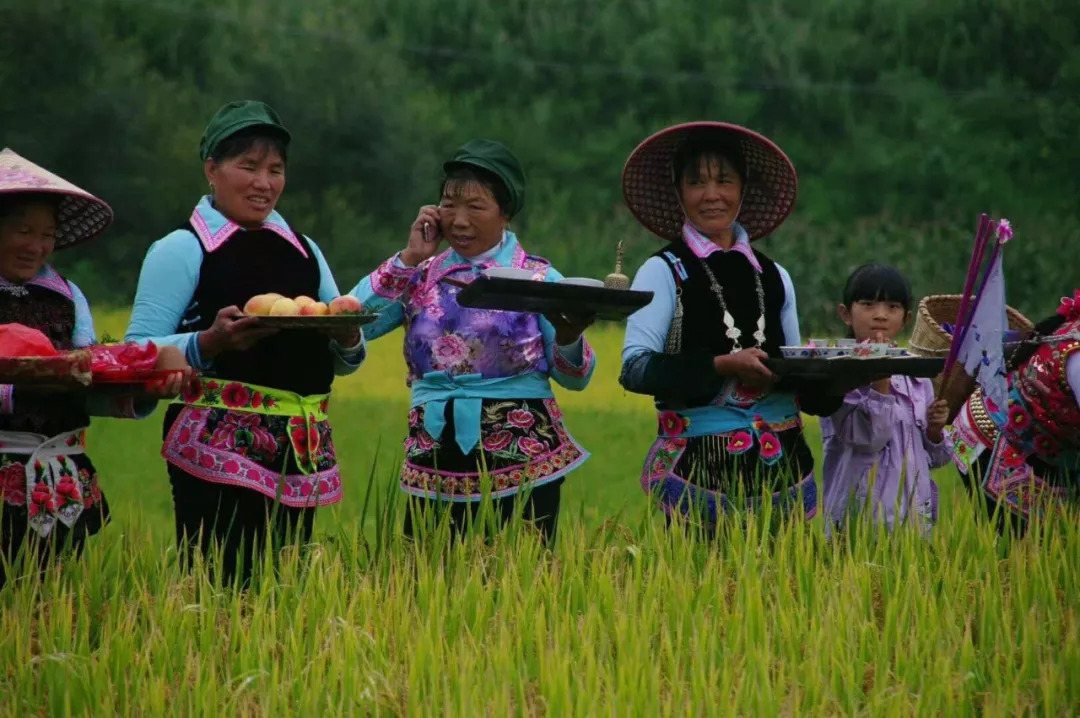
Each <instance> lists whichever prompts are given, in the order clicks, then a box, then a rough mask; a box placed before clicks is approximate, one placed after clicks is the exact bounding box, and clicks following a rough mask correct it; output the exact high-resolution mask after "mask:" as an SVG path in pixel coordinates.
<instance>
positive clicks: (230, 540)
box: [169, 464, 315, 586]
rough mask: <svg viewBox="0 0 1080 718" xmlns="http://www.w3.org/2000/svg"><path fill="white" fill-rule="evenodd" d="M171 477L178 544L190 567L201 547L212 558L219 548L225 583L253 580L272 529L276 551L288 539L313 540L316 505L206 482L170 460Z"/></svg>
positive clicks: (202, 551)
mask: <svg viewBox="0 0 1080 718" xmlns="http://www.w3.org/2000/svg"><path fill="white" fill-rule="evenodd" d="M169 482H170V483H171V484H172V494H173V509H174V511H175V514H176V545H177V547H178V549H179V550H180V556H181V558H182V560H183V561H184V562H185V566H190V565H191V560H192V558H193V557H194V554H195V551H196V550H198V551H200V552H201V553H202V555H203V556H204V557H205V558H206V559H208V560H210V559H211V558H212V557H213V556H214V555H215V553H216V552H217V551H220V552H221V562H220V564H217V565H216V569H217V570H218V571H220V575H221V580H222V583H223V584H231V583H233V582H234V581H237V580H239V581H240V584H241V585H244V586H246V585H247V584H248V582H249V581H250V579H251V574H252V570H253V567H254V566H255V565H256V563H257V562H258V561H259V560H261V558H262V555H263V550H264V548H265V547H266V541H267V531H268V530H269V531H270V542H271V546H272V547H273V549H274V551H278V550H280V549H281V547H282V546H284V545H285V544H288V543H294V544H297V545H303V544H305V543H308V542H309V541H310V540H311V532H312V528H313V526H314V522H315V509H314V508H293V507H290V506H284V505H282V504H280V503H278V502H276V501H275V500H274V499H272V498H270V497H268V496H264V495H263V494H260V493H259V492H257V491H252V490H251V489H246V488H242V487H239V486H229V485H227V484H216V483H213V482H210V481H204V480H203V479H200V478H198V477H195V476H192V475H191V474H189V473H187V472H185V471H181V470H180V469H178V468H176V467H175V466H172V465H171V464H170V465H169ZM211 568H212V569H213V568H215V567H213V566H212V567H211ZM211 575H213V574H211Z"/></svg>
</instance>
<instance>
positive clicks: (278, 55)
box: [0, 0, 1080, 333]
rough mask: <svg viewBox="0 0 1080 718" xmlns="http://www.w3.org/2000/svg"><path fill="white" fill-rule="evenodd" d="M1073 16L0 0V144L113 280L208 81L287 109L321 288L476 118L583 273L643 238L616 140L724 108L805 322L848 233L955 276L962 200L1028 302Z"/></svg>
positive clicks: (72, 258) (144, 228)
mask: <svg viewBox="0 0 1080 718" xmlns="http://www.w3.org/2000/svg"><path fill="white" fill-rule="evenodd" d="M1078 33H1080V4H1078V3H1075V2H1071V1H1069V0H1023V1H1021V0H997V1H994V0H937V1H936V2H930V1H929V0H873V1H871V0H819V1H817V2H812V3H811V2H804V1H802V0H767V1H762V0H648V1H646V0H621V1H614V0H607V1H606V2H601V1H599V0H534V1H532V2H526V1H524V0H499V2H488V3H483V2H474V1H472V0H443V1H442V2H435V0H305V1H303V2H302V1H301V0H259V1H258V2H256V1H254V0H213V1H211V0H183V1H182V2H181V1H179V0H34V2H27V1H26V0H0V88H2V92H3V101H2V102H0V143H2V144H4V145H7V146H11V147H12V148H14V149H15V150H16V151H18V152H20V153H22V154H24V155H26V156H28V157H30V158H32V159H33V160H35V161H37V162H39V163H41V164H43V165H45V166H47V167H49V168H50V169H53V170H55V171H57V172H59V173H61V174H63V175H64V176H66V177H68V178H69V179H71V180H72V181H75V182H76V183H78V184H80V185H82V186H84V187H86V188H88V189H90V190H92V191H94V192H96V193H98V194H100V195H101V196H103V197H105V198H107V199H108V200H109V201H110V202H111V203H112V204H113V206H114V208H115V209H116V212H117V222H116V224H115V225H114V227H113V229H112V230H111V231H110V232H109V233H108V234H107V235H106V236H105V237H104V238H103V239H102V240H101V241H98V242H96V243H94V244H93V245H91V246H86V247H84V248H79V249H77V250H74V251H73V252H72V253H71V254H70V255H67V256H61V257H58V258H57V263H58V265H59V266H60V268H61V269H62V271H65V272H67V273H68V274H69V275H70V276H71V277H72V278H73V279H75V280H76V281H77V282H79V283H80V284H81V285H82V286H83V288H84V289H85V290H86V291H87V293H88V294H89V296H90V297H91V300H92V301H94V302H97V303H102V302H109V303H125V302H127V301H129V300H130V297H131V295H132V292H133V289H134V283H135V280H136V278H137V275H138V268H139V264H140V261H141V259H142V256H143V253H144V251H145V249H146V248H147V247H148V246H149V244H150V243H151V242H152V241H153V240H155V239H157V238H158V237H160V236H162V235H164V234H165V233H167V232H168V231H169V230H171V229H173V228H174V227H176V226H177V225H178V224H180V223H181V222H182V221H183V220H184V219H185V217H186V216H187V214H188V212H189V211H190V208H191V206H192V205H193V203H194V201H195V200H196V199H197V197H198V195H199V194H200V192H201V191H202V189H203V187H204V184H203V180H202V173H201V168H200V164H199V161H198V158H197V144H198V139H199V136H200V134H201V132H202V129H203V126H204V124H205V122H206V120H207V119H208V118H209V116H210V115H211V114H212V113H213V112H214V111H215V110H216V109H217V107H218V106H220V105H221V104H222V103H223V102H225V101H228V100H231V99H235V98H238V97H258V98H261V99H265V100H266V101H268V102H270V103H271V104H272V105H274V106H275V107H276V108H277V109H278V110H279V111H280V112H281V113H282V115H283V116H284V118H285V120H286V123H287V124H288V125H289V126H290V128H291V129H292V131H293V133H294V138H295V142H294V145H293V147H292V152H291V156H290V168H289V186H288V189H287V190H286V194H285V196H284V198H283V200H282V205H281V209H282V210H283V212H284V213H285V215H286V217H288V218H289V219H290V221H291V222H293V223H294V224H295V225H296V226H298V227H299V228H301V229H302V230H304V231H305V232H306V233H308V234H309V235H311V236H312V237H314V238H315V239H316V240H317V241H318V242H319V243H320V246H321V247H322V248H323V249H324V251H325V252H326V253H327V255H328V257H329V259H330V261H331V263H332V265H333V267H334V269H335V274H336V275H337V278H338V281H339V284H341V285H342V286H343V288H346V287H350V286H352V285H353V284H354V283H355V282H356V281H358V280H359V278H360V277H361V276H362V274H363V273H365V272H367V271H370V269H371V268H372V267H373V266H374V265H375V263H377V262H378V261H380V260H381V259H383V258H384V257H386V256H387V255H388V254H389V253H390V252H392V251H394V250H395V249H397V248H398V247H399V246H400V245H401V244H402V243H403V241H404V236H405V231H406V227H407V226H408V224H409V222H410V221H411V219H412V217H413V216H414V212H415V208H416V207H417V205H419V204H420V203H423V202H426V201H431V200H432V199H433V196H434V193H435V190H436V187H437V182H438V176H439V175H438V170H439V165H440V162H441V161H442V160H443V159H445V157H446V156H448V155H449V153H451V152H452V151H453V149H454V148H455V147H456V146H457V145H458V144H460V143H462V142H463V141H465V140H467V139H469V138H471V137H474V136H487V137H491V138H495V139H499V140H502V141H504V142H506V143H507V144H508V145H509V146H511V147H512V148H513V149H514V151H515V152H516V153H518V154H519V156H520V157H521V159H522V160H523V162H524V163H525V165H526V168H527V170H528V172H529V173H530V176H531V185H530V187H529V194H528V206H527V209H526V211H525V213H524V214H523V215H522V216H521V217H520V219H519V220H518V221H517V222H516V224H517V229H518V231H519V233H520V234H521V235H522V236H523V238H524V239H525V241H526V244H527V246H528V247H529V248H530V249H531V250H532V251H534V252H537V253H540V254H543V255H545V256H547V257H549V258H550V259H552V260H553V261H554V262H555V263H556V264H557V265H558V266H560V268H562V269H564V271H566V272H569V273H573V274H581V273H590V274H592V275H594V276H603V275H604V274H605V273H607V272H608V271H610V269H611V264H612V260H613V257H614V245H615V242H616V241H617V240H618V239H620V238H625V239H626V240H627V242H628V247H629V255H630V257H629V259H630V264H631V270H632V269H633V268H635V267H636V266H637V264H638V263H639V262H640V261H641V260H642V259H643V258H644V257H645V256H646V255H647V254H648V253H649V252H651V251H653V250H654V249H655V248H656V246H657V243H656V241H655V240H653V239H651V238H650V236H649V235H648V234H647V233H646V232H645V231H644V230H642V229H640V228H639V227H638V226H637V225H636V224H634V223H633V222H632V220H631V219H630V217H629V213H628V212H627V211H626V210H625V207H624V206H623V204H622V197H621V190H620V184H619V178H620V172H621V170H622V165H623V162H624V161H625V159H626V156H627V155H628V153H629V152H630V151H631V150H632V149H633V148H634V146H635V145H636V144H637V142H639V141H640V140H641V139H642V138H644V137H645V136H646V135H647V134H649V133H651V132H653V131H655V130H658V129H660V128H662V127H664V126H666V125H667V124H669V123H674V122H678V121H685V120H692V119H722V120H727V121H732V122H737V123H740V124H744V125H747V126H749V127H751V128H754V129H756V130H759V131H761V132H764V133H765V134H767V135H768V136H770V137H771V138H772V139H774V140H775V141H776V142H777V143H778V144H780V145H781V146H782V147H783V148H784V149H785V150H786V151H787V152H788V154H789V155H790V156H791V158H792V159H793V161H794V162H795V164H796V167H797V168H798V170H799V173H800V178H801V183H800V197H799V201H798V204H797V207H796V210H795V213H794V214H793V216H792V218H791V219H790V220H789V222H788V223H787V224H786V225H785V226H784V227H783V228H782V229H781V230H780V231H779V232H777V233H776V234H775V235H774V236H772V237H770V238H769V239H767V240H766V241H765V242H764V243H763V245H762V248H763V249H764V250H765V251H766V252H767V253H769V254H770V255H771V256H773V257H775V258H776V259H777V260H778V261H780V262H781V263H782V264H784V265H785V266H786V267H787V268H788V269H789V271H790V272H791V274H792V276H793V278H794V280H795V282H796V286H797V289H798V294H799V301H800V314H801V315H802V320H803V323H804V329H824V328H826V327H827V326H828V324H827V323H828V322H829V321H830V319H829V318H830V317H831V305H832V304H833V303H835V301H837V300H838V296H837V295H838V294H839V291H840V285H841V284H842V282H843V280H844V278H845V276H846V274H847V272H848V271H849V270H850V269H852V268H854V266H855V265H857V264H859V263H861V262H863V261H866V260H870V259H883V260H888V261H892V262H895V263H897V264H898V265H899V266H900V267H901V268H903V269H904V270H905V271H906V272H907V273H908V274H909V276H910V277H911V278H912V280H913V283H914V285H915V289H916V292H917V293H929V292H935V291H938V292H942V291H958V290H959V286H958V285H959V283H960V282H961V280H962V276H963V271H964V267H965V265H966V259H967V254H968V252H969V250H970V242H971V237H972V235H973V230H974V226H975V223H976V219H977V216H978V213H979V212H982V211H986V212H990V213H993V214H995V215H1002V216H1006V217H1008V218H1009V219H1011V220H1012V221H1013V224H1014V226H1015V227H1016V230H1017V239H1016V241H1014V243H1012V244H1011V245H1010V247H1009V252H1008V256H1007V276H1008V280H1009V293H1010V294H1009V296H1010V303H1011V304H1013V305H1015V306H1017V307H1018V308H1020V309H1021V310H1022V311H1024V312H1025V313H1028V314H1030V315H1032V316H1033V318H1035V317H1038V316H1039V315H1043V314H1046V313H1048V312H1049V311H1050V310H1051V309H1052V308H1053V306H1054V305H1055V304H1056V302H1057V298H1058V297H1060V296H1061V295H1062V294H1063V293H1064V292H1066V291H1067V290H1069V289H1070V288H1071V287H1073V286H1075V285H1076V284H1077V274H1078V272H1077V268H1078V264H1077V261H1076V259H1075V258H1076V254H1077V252H1076V250H1075V249H1074V247H1075V246H1076V245H1075V240H1076V235H1077V233H1078V232H1077V230H1078V229H1080V222H1078V221H1077V218H1076V206H1077V196H1078V190H1080V179H1078V178H1077V176H1076V173H1075V168H1076V167H1077V166H1080V162H1078V160H1080V147H1078V146H1077V144H1076V143H1075V142H1074V138H1073V130H1074V127H1075V126H1076V125H1077V122H1078V120H1080V42H1078V40H1080V38H1078V37H1077V35H1078ZM629 273H632V271H631V272H629ZM804 333H806V332H805V331H804Z"/></svg>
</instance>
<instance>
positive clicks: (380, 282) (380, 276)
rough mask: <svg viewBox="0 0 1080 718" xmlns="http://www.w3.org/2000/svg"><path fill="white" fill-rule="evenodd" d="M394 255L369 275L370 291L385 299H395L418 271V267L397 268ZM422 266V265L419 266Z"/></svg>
mask: <svg viewBox="0 0 1080 718" xmlns="http://www.w3.org/2000/svg"><path fill="white" fill-rule="evenodd" d="M397 256H398V255H396V254H395V255H394V256H393V257H391V258H390V259H388V260H386V261H385V262H383V263H382V264H380V265H379V266H378V267H376V268H375V271H373V272H372V273H371V291H373V292H375V294H377V295H378V296H380V297H383V298H385V299H397V298H398V297H400V296H401V295H402V293H403V292H404V291H405V289H406V287H408V286H409V281H410V280H411V279H412V278H413V276H414V275H415V274H416V272H417V271H418V269H419V267H405V268H401V267H397V266H394V260H395V259H396V258H397ZM420 266H423V265H420Z"/></svg>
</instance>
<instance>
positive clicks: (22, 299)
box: [0, 284, 90, 436]
mask: <svg viewBox="0 0 1080 718" xmlns="http://www.w3.org/2000/svg"><path fill="white" fill-rule="evenodd" d="M0 324H22V325H24V326H28V327H32V328H33V329H37V330H38V331H40V332H41V333H43V334H44V335H45V336H47V337H48V338H49V341H51V342H52V343H53V346H55V347H56V348H57V349H59V350H61V351H65V350H70V349H73V348H74V346H73V344H72V334H74V332H75V304H74V302H72V301H71V300H70V299H68V298H67V297H65V296H63V295H61V294H59V293H57V292H54V291H53V290H51V289H45V288H44V287H38V286H36V285H33V284H27V285H24V286H23V287H21V290H20V291H18V292H11V291H2V292H0ZM12 398H13V402H14V406H15V413H14V414H11V415H0V431H29V432H33V433H35V434H45V435H46V436H55V435H56V434H60V433H63V432H65V431H72V430H74V429H78V428H79V427H80V426H86V425H87V424H89V423H90V416H89V414H88V413H87V410H86V394H85V393H84V392H50V393H35V392H33V391H23V390H20V389H16V390H15V393H14V395H13V397H12Z"/></svg>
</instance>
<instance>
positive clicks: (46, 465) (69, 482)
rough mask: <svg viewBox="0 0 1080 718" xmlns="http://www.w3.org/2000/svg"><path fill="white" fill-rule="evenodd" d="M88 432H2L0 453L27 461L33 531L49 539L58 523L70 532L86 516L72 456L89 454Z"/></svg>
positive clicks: (0, 432)
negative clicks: (24, 458)
mask: <svg viewBox="0 0 1080 718" xmlns="http://www.w3.org/2000/svg"><path fill="white" fill-rule="evenodd" d="M85 448H86V428H85V427H83V428H80V429H75V430H74V431H66V432H64V433H62V434H57V435H56V436H52V437H49V436H45V435H43V434H33V433H30V432H24V431H0V452H2V453H5V454H19V455H22V456H26V457H28V458H27V459H26V461H25V462H24V463H25V466H26V496H27V502H26V505H27V510H28V511H29V514H30V519H29V523H30V528H32V529H33V530H34V531H36V532H37V533H38V534H39V535H41V536H48V535H49V533H50V532H51V531H52V530H53V527H54V526H55V525H56V522H57V521H59V522H60V523H62V524H64V525H65V526H67V527H68V528H70V527H71V526H73V525H74V524H75V521H76V520H77V519H78V518H79V515H80V514H81V513H82V512H83V497H82V490H81V489H80V488H79V482H78V480H77V477H76V472H77V469H76V468H75V465H74V464H72V463H71V462H70V461H68V457H69V456H76V455H79V454H83V453H85Z"/></svg>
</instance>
